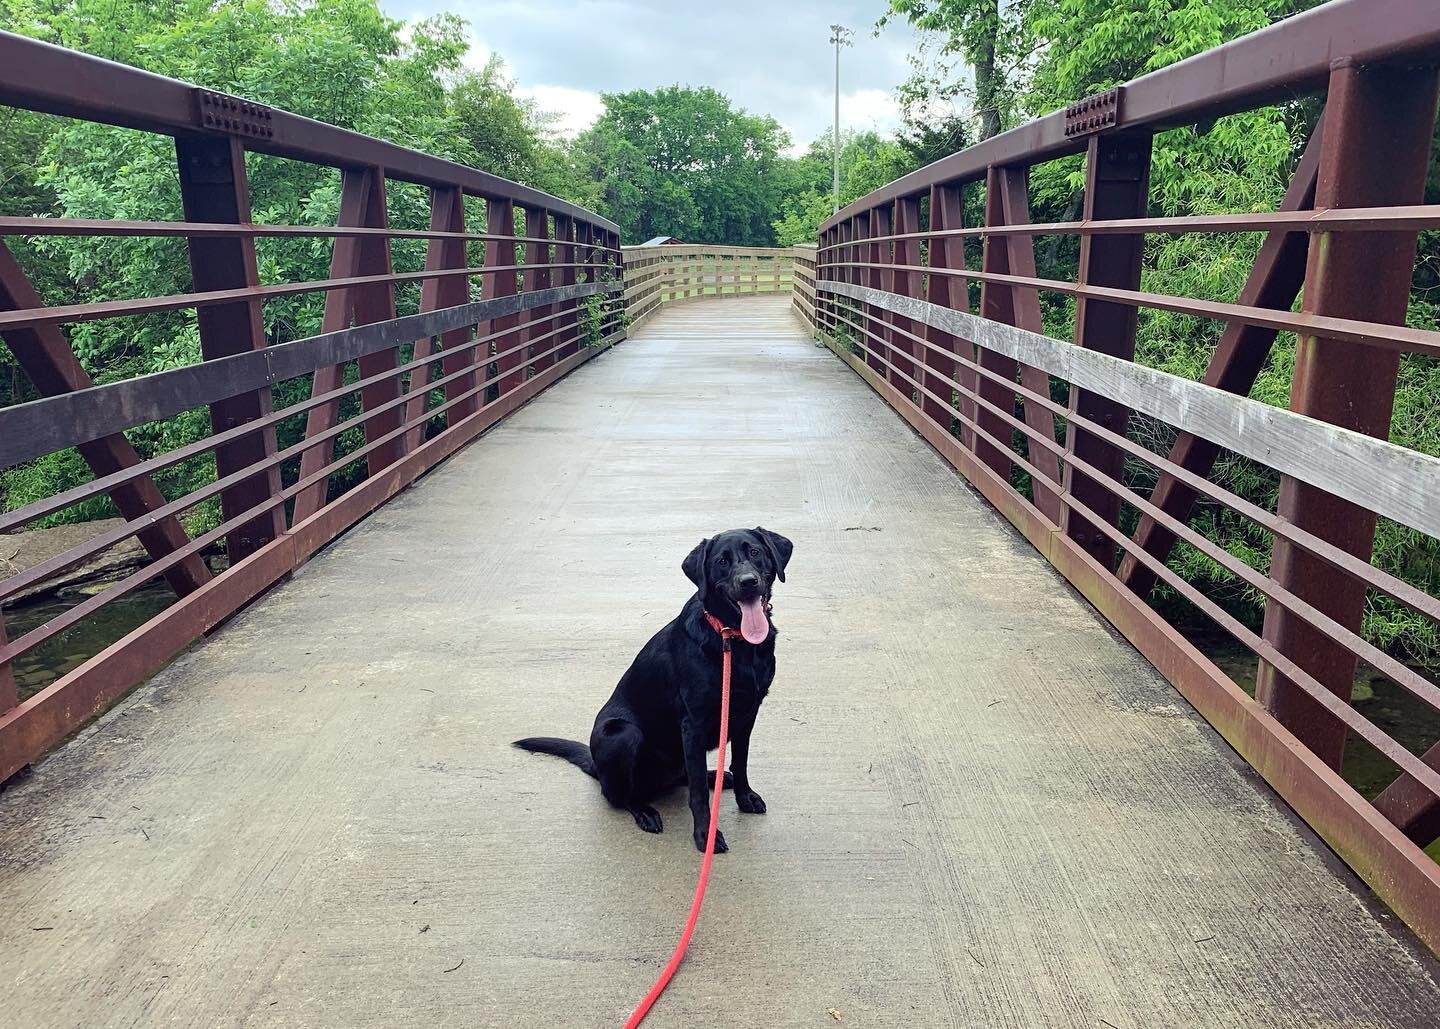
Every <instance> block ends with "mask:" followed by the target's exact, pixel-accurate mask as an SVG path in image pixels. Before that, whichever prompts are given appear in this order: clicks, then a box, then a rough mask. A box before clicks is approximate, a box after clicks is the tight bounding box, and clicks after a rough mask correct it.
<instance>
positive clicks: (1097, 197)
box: [1064, 132, 1151, 571]
mask: <svg viewBox="0 0 1440 1029" xmlns="http://www.w3.org/2000/svg"><path fill="white" fill-rule="evenodd" d="M1150 151H1151V137H1150V134H1149V133H1148V132H1136V133H1127V132H1121V133H1116V134H1114V135H1101V136H1092V137H1091V139H1090V148H1089V152H1088V153H1087V155H1086V158H1085V219H1086V220H1087V221H1099V220H1103V219H1112V218H1143V217H1145V213H1146V207H1147V204H1148V203H1149V195H1150ZM1144 254H1145V235H1144V233H1140V232H1136V233H1126V234H1123V235H1118V234H1117V235H1087V236H1084V237H1083V238H1082V239H1081V240H1080V282H1081V283H1082V284H1084V285H1088V286H1114V287H1118V288H1120V289H1139V288H1140V264H1141V258H1143V257H1144ZM1138 317H1139V311H1138V310H1137V308H1135V307H1134V306H1133V305H1128V304H1116V303H1112V302H1110V301H1105V300H1095V299H1093V298H1091V297H1087V296H1084V295H1083V294H1082V295H1081V296H1080V297H1079V298H1078V300H1077V301H1076V304H1075V345H1076V346H1080V347H1084V348H1085V349H1086V350H1095V351H1098V352H1100V353H1102V354H1109V355H1111V356H1112V357H1120V358H1124V359H1125V360H1127V361H1129V360H1133V359H1134V357H1135V329H1136V325H1137V322H1138ZM1070 410H1072V411H1073V412H1075V413H1076V414H1079V415H1081V416H1083V417H1085V418H1088V419H1090V420H1091V421H1094V422H1099V423H1100V424H1101V425H1104V426H1105V427H1106V428H1108V429H1110V430H1111V431H1112V432H1116V433H1120V434H1121V435H1123V434H1124V433H1125V429H1126V426H1127V424H1128V423H1129V420H1130V411H1129V409H1128V408H1127V407H1126V406H1125V405H1124V404H1121V403H1117V402H1116V401H1114V400H1111V399H1110V398H1108V397H1106V396H1104V395H1102V394H1100V393H1095V392H1093V391H1090V390H1082V389H1079V388H1078V387H1074V386H1072V387H1071V389H1070ZM1065 452H1066V453H1067V454H1074V455H1075V456H1076V457H1078V458H1080V459H1081V460H1083V461H1087V462H1089V463H1090V464H1092V465H1094V466H1095V467H1096V468H1098V469H1099V470H1100V471H1102V472H1104V473H1105V474H1106V475H1108V476H1110V477H1111V478H1113V479H1116V480H1120V479H1122V478H1123V474H1124V470H1125V457H1124V454H1123V453H1122V452H1121V451H1120V450H1119V449H1118V448H1116V447H1114V446H1112V445H1110V444H1109V443H1106V442H1104V441H1103V440H1101V439H1099V438H1097V437H1096V436H1094V435H1092V434H1091V433H1088V432H1086V431H1085V430H1083V429H1079V428H1077V427H1076V426H1075V425H1073V424H1072V425H1071V426H1070V427H1069V429H1068V430H1067V432H1066V433H1065ZM1065 490H1066V492H1067V493H1070V494H1072V495H1073V496H1074V497H1075V499H1076V500H1078V501H1080V502H1081V503H1083V504H1084V505H1085V506H1086V507H1088V508H1089V509H1090V510H1091V511H1093V512H1095V514H1096V515H1098V516H1099V517H1100V518H1102V519H1104V520H1105V522H1106V523H1107V524H1109V525H1118V524H1119V521H1120V497H1119V496H1118V495H1117V494H1116V493H1115V492H1113V491H1112V490H1110V489H1109V488H1108V487H1106V486H1104V485H1102V484H1101V483H1098V482H1096V481H1094V480H1093V479H1091V478H1090V477H1089V476H1088V475H1085V474H1083V473H1081V472H1078V471H1076V470H1075V469H1074V467H1073V466H1072V465H1071V464H1069V463H1068V462H1067V464H1066V466H1065ZM1064 528H1065V532H1066V535H1068V536H1069V537H1070V538H1071V539H1072V540H1074V541H1075V542H1076V543H1078V544H1079V545H1080V546H1081V547H1083V548H1084V549H1085V551H1086V552H1087V553H1088V554H1089V555H1090V556H1091V557H1093V558H1094V559H1095V560H1096V561H1098V562H1099V563H1100V564H1101V565H1102V566H1103V567H1104V568H1105V570H1106V571H1113V570H1114V569H1115V559H1116V547H1115V543H1114V542H1113V541H1112V540H1111V539H1110V538H1109V537H1108V536H1106V535H1105V534H1104V533H1102V532H1101V531H1100V530H1099V528H1097V527H1096V526H1094V525H1092V524H1091V523H1090V522H1089V521H1088V520H1087V519H1085V518H1083V517H1081V516H1080V515H1078V514H1076V513H1075V512H1074V510H1073V509H1070V508H1066V510H1065V515H1064Z"/></svg>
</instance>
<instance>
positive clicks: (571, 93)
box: [515, 86, 605, 139]
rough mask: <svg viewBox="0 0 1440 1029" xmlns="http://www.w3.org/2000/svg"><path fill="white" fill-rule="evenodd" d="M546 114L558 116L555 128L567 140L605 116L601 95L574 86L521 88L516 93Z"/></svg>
mask: <svg viewBox="0 0 1440 1029" xmlns="http://www.w3.org/2000/svg"><path fill="white" fill-rule="evenodd" d="M515 91H516V92H517V93H519V94H520V95H521V96H522V97H524V98H525V99H527V100H533V101H535V105H536V106H537V107H539V108H540V110H541V111H543V112H545V113H546V114H551V115H554V116H555V122H554V125H553V128H554V130H555V132H556V133H557V134H559V135H561V136H564V137H565V138H566V139H572V138H574V137H575V136H578V135H579V134H580V133H582V132H584V131H585V130H586V129H588V128H589V127H590V126H591V125H594V124H595V119H597V118H599V117H600V115H601V114H602V113H604V110H605V105H604V104H603V103H602V102H601V100H600V94H599V93H595V92H592V91H590V90H588V89H575V88H573V87H571V86H520V87H518V88H517V89H516V90H515Z"/></svg>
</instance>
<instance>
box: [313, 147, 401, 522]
mask: <svg viewBox="0 0 1440 1029" xmlns="http://www.w3.org/2000/svg"><path fill="white" fill-rule="evenodd" d="M339 224H340V226H341V227H343V228H373V229H384V228H386V227H387V225H388V224H389V220H388V217H387V215H386V212H385V171H384V169H382V168H374V167H372V168H347V169H345V170H344V171H343V172H342V173H341V177H340V216H339ZM388 274H390V240H389V238H388V237H385V236H358V237H357V236H337V237H336V239H335V246H334V249H333V251H332V252H331V257H330V278H332V279H345V278H353V277H356V276H369V275H388ZM394 317H395V292H394V287H393V286H392V285H391V284H390V283H388V282H379V283H366V284H364V285H359V286H350V287H345V288H341V289H332V290H329V291H328V292H327V293H326V294H325V313H324V315H323V316H322V318H321V320H320V331H321V332H322V333H325V332H338V331H339V330H340V329H343V328H345V327H347V326H349V325H351V324H354V325H368V324H370V323H372V322H382V321H386V320H388V319H390V318H394ZM386 353H388V354H389V355H390V356H389V358H388V366H389V367H390V368H394V367H395V359H396V354H395V351H393V350H392V351H387V352H386ZM386 362H387V358H386V357H385V355H384V354H381V355H372V359H371V360H369V361H362V362H361V364H360V374H361V375H362V376H365V375H368V374H376V373H377V371H379V370H383V369H384V368H385V367H386ZM367 369H368V370H367ZM344 375H345V368H344V366H343V365H329V366H326V367H323V368H317V369H316V370H315V373H314V375H313V376H312V378H311V382H310V395H311V396H312V397H313V396H319V395H321V394H322V393H330V392H332V391H334V390H336V389H339V388H340V385H341V383H342V382H344ZM392 381H393V382H394V385H393V386H391V387H385V388H381V389H378V390H374V391H371V393H370V395H369V396H368V397H366V396H364V395H362V397H361V406H362V408H365V409H368V408H369V407H371V406H372V405H373V404H375V403H379V402H380V401H379V399H377V398H381V397H384V398H394V397H397V396H399V395H400V394H399V390H400V383H399V379H398V378H396V379H394V380H392ZM339 418H340V402H339V401H338V400H331V401H328V402H327V403H324V404H321V405H319V406H318V407H313V408H311V409H310V414H309V416H308V417H307V419H306V423H305V436H306V438H307V439H313V438H314V437H315V436H317V435H318V434H320V433H322V432H325V431H327V430H329V429H332V428H334V427H335V424H336V423H337V422H338V421H339ZM398 419H399V412H398V411H396V412H395V413H394V414H393V415H392V416H391V417H388V418H386V419H385V423H386V424H387V425H389V426H390V427H394V426H395V425H398ZM385 431H388V429H382V428H380V427H379V426H378V425H376V426H372V425H370V423H369V422H366V428H365V437H366V439H367V440H368V439H371V438H373V436H375V435H376V434H378V433H379V432H385ZM400 444H401V441H400V440H395V441H394V443H393V444H392V445H391V446H388V447H384V448H377V450H375V451H372V452H371V453H370V455H369V456H370V458H371V460H370V461H369V462H367V467H368V468H369V469H373V470H378V469H379V468H382V467H384V465H385V464H387V463H388V462H389V460H393V459H394V458H395V456H397V455H398V453H399V447H400ZM334 448H335V444H334V441H333V440H329V441H327V442H326V443H325V444H323V445H319V446H311V447H308V448H307V449H306V450H305V451H304V452H303V453H302V454H301V455H300V477H301V478H302V479H305V478H309V477H310V476H312V475H314V474H316V473H318V472H319V470H320V469H321V468H324V467H325V466H326V465H327V464H329V463H330V461H331V454H332V452H333V451H334ZM328 490H329V486H328V483H327V481H326V480H321V481H319V482H316V483H314V484H312V485H311V486H308V487H306V488H305V489H303V490H301V491H300V493H299V494H298V495H297V496H296V497H295V511H294V515H293V517H292V519H291V524H292V525H298V524H299V523H300V522H303V521H304V520H305V519H306V518H309V517H310V516H311V515H313V514H315V512H316V511H318V510H320V508H322V507H324V506H325V503H326V498H327V494H328Z"/></svg>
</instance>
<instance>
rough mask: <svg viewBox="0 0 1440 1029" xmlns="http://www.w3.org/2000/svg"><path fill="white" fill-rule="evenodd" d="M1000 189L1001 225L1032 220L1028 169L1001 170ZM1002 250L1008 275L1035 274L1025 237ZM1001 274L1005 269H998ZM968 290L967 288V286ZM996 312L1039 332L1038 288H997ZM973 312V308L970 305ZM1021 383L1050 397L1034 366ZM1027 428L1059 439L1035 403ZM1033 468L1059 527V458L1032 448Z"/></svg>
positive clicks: (1039, 502) (1042, 502)
mask: <svg viewBox="0 0 1440 1029" xmlns="http://www.w3.org/2000/svg"><path fill="white" fill-rule="evenodd" d="M996 179H997V188H998V189H999V192H1000V211H1001V215H1002V221H1001V223H1000V224H1002V225H1023V224H1024V223H1025V222H1028V221H1029V220H1030V175H1029V171H1028V170H1027V169H1025V168H1000V169H998V170H997V175H996ZM999 246H1001V247H1003V248H1004V251H1005V264H1004V270H1005V271H1008V272H1010V273H1012V274H1015V275H1021V276H1033V275H1034V274H1035V245H1034V243H1033V242H1032V241H1031V240H1030V239H1028V238H1027V237H1024V236H1006V237H1004V238H1003V239H1002V240H1001V241H1000V243H999ZM997 270H1000V269H999V268H997ZM966 288H968V287H966ZM991 292H992V294H993V302H992V304H991V310H992V312H993V313H989V314H987V315H986V317H987V318H993V319H995V320H997V321H1003V322H1005V323H1006V324H1007V325H1018V326H1019V327H1020V328H1022V329H1028V330H1030V331H1031V332H1040V331H1041V330H1042V326H1041V323H1040V296H1039V294H1038V293H1037V292H1036V291H1035V290H1033V289H1027V288H1025V287H1023V286H1015V287H1010V288H1006V287H1003V286H998V287H997V288H995V289H993V290H992V291H991ZM965 308H966V310H969V305H968V304H967V305H965ZM1020 382H1021V385H1023V386H1024V387H1025V388H1027V389H1029V390H1030V391H1031V392H1033V393H1038V394H1039V395H1041V396H1047V397H1048V396H1049V395H1050V377H1049V376H1048V375H1047V374H1046V373H1045V371H1044V370H1043V369H1040V368H1036V367H1034V366H1033V365H1029V364H1023V363H1022V364H1021V365H1020ZM1024 409H1025V424H1027V425H1029V426H1030V427H1031V428H1032V429H1034V430H1035V432H1036V433H1038V434H1039V435H1040V436H1041V437H1042V438H1045V439H1052V440H1053V439H1054V437H1055V419H1054V418H1052V417H1051V415H1050V413H1049V412H1048V411H1044V410H1041V409H1040V408H1038V407H1036V406H1035V405H1033V404H1030V403H1025V404H1024ZM1029 451H1030V452H1029V458H1030V463H1031V464H1032V465H1033V466H1034V467H1035V468H1037V469H1038V470H1039V472H1040V474H1039V475H1037V476H1035V478H1034V480H1033V493H1034V500H1035V506H1036V507H1038V508H1040V510H1041V511H1043V512H1044V513H1045V517H1046V518H1049V519H1050V520H1051V521H1052V522H1055V523H1056V524H1057V525H1058V524H1059V523H1060V511H1061V508H1060V497H1059V492H1058V486H1059V483H1060V463H1059V460H1058V459H1057V458H1056V456H1055V454H1054V453H1052V452H1051V451H1050V450H1048V449H1046V448H1043V447H1041V448H1037V447H1033V446H1032V447H1030V448H1029Z"/></svg>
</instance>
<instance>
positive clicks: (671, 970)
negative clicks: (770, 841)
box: [625, 611, 740, 1029]
mask: <svg viewBox="0 0 1440 1029" xmlns="http://www.w3.org/2000/svg"><path fill="white" fill-rule="evenodd" d="M705 619H706V621H708V622H709V623H710V628H712V629H714V630H715V631H716V632H718V633H719V634H720V639H721V642H722V644H723V646H724V648H725V656H724V658H723V664H722V665H721V672H720V752H719V755H718V757H717V758H716V761H715V789H714V790H713V791H712V792H711V794H710V833H709V835H707V836H706V837H705V858H704V860H702V861H701V862H700V881H699V882H697V883H696V884H695V899H694V900H692V901H691V902H690V917H689V918H687V919H686V920H685V931H684V932H682V933H681V934H680V942H679V943H677V944H675V953H673V954H671V955H670V961H669V963H668V964H667V965H666V966H665V970H664V971H663V972H661V973H660V978H659V979H656V980H655V985H654V986H652V987H650V992H649V993H647V994H645V999H644V1000H642V1001H641V1002H640V1005H639V1006H638V1007H637V1008H636V1009H635V1012H634V1014H632V1015H631V1016H630V1018H629V1020H627V1021H626V1023H625V1029H635V1026H637V1025H639V1024H640V1023H641V1022H643V1021H645V1016H646V1015H648V1014H649V1013H650V1009H651V1008H652V1007H653V1006H654V1005H655V1002H656V1001H657V1000H659V999H660V994H662V993H664V992H665V987H666V986H669V985H670V980H671V979H672V978H674V976H675V972H676V970H677V969H679V967H680V961H681V959H682V958H684V957H685V948H686V947H688V946H690V936H691V935H692V934H693V933H694V932H695V923H696V922H698V921H700V905H701V903H703V902H704V900H705V884H706V883H708V882H709V881H710V863H711V862H712V861H714V860H715V831H716V829H718V828H719V826H720V798H721V796H722V795H723V794H724V790H725V744H726V742H728V740H729V737H730V641H731V640H733V639H735V638H737V637H738V636H739V635H740V630H739V629H731V628H728V627H726V626H725V625H723V624H721V622H720V619H718V618H716V617H715V616H714V615H712V614H711V613H710V612H709V611H706V612H705Z"/></svg>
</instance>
